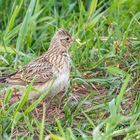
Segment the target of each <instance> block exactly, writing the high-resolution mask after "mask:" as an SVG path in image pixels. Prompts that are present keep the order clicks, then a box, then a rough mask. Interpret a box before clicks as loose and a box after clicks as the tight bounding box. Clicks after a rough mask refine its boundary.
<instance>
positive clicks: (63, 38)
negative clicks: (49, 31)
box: [51, 28, 74, 49]
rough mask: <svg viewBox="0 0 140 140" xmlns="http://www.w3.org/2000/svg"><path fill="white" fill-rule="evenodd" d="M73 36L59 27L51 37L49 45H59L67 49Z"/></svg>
mask: <svg viewBox="0 0 140 140" xmlns="http://www.w3.org/2000/svg"><path fill="white" fill-rule="evenodd" d="M73 41H74V38H73V37H72V36H71V35H70V34H69V33H68V32H67V31H66V30H65V29H62V28H61V29H59V30H58V31H57V32H56V33H55V35H54V36H53V38H52V41H51V46H52V47H53V46H59V47H62V48H65V49H68V48H69V46H70V44H71V43H72V42H73Z"/></svg>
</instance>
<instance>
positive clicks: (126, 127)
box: [0, 0, 140, 140]
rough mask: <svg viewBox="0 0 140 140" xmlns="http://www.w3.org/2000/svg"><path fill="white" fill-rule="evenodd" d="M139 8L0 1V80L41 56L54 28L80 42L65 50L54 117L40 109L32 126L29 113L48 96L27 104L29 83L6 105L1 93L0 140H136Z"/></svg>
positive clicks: (115, 2)
mask: <svg viewBox="0 0 140 140" xmlns="http://www.w3.org/2000/svg"><path fill="white" fill-rule="evenodd" d="M139 9H140V1H139V0H86V1H85V0H77V1H74V0H61V1H56V0H48V1H46V0H30V1H28V0H12V1H11V0H0V17H1V18H0V75H4V74H7V73H11V72H13V71H16V70H17V68H18V67H22V66H24V65H25V64H27V63H28V62H29V61H31V60H32V59H34V58H36V57H37V56H39V55H41V54H42V53H44V52H46V51H47V49H48V47H49V43H50V40H51V38H52V36H53V34H54V33H55V31H56V30H57V29H58V28H61V27H64V28H66V29H67V30H69V32H71V34H72V35H73V36H75V37H77V38H80V40H81V42H82V44H81V45H78V44H77V43H74V44H73V45H72V47H71V48H70V50H69V52H70V54H71V56H72V71H71V78H70V83H69V86H68V89H67V90H66V91H65V93H63V94H61V101H60V102H59V107H58V106H57V108H58V110H57V111H56V112H54V110H55V109H54V108H53V109H52V110H50V109H51V107H50V108H46V106H47V105H43V106H40V107H39V109H40V110H41V112H42V113H41V116H40V119H39V118H37V117H36V116H35V115H34V113H33V110H34V108H35V107H36V106H38V105H39V103H40V102H41V100H43V99H44V96H45V95H47V94H48V92H49V89H48V91H46V92H45V93H44V94H42V95H41V96H40V98H39V99H38V100H36V101H35V102H33V103H32V104H30V103H29V102H27V98H28V95H29V93H30V91H31V90H35V89H33V87H32V83H31V84H29V85H28V86H27V88H26V90H25V91H24V92H23V93H24V94H23V97H22V98H21V100H20V101H19V102H15V103H13V104H12V105H9V102H10V99H11V96H12V94H13V90H12V89H11V88H10V87H9V88H8V87H5V89H6V93H5V96H4V98H2V97H1V98H0V139H2V140H10V139H21V140H22V139H27V140H32V139H35V138H36V139H39V140H43V139H46V140H112V139H119V140H122V139H124V140H131V139H140V113H139V112H140V95H139V93H140V88H139V85H140V55H139V54H140V30H139V29H140V10H139ZM50 87H51V85H50ZM3 88H4V87H3V85H2V87H1V89H0V91H1V90H3ZM54 98H56V100H57V96H56V97H54ZM54 100H55V99H54ZM46 104H47V103H46ZM59 111H60V112H59ZM48 112H49V113H52V114H53V116H51V117H50V118H48V117H47V116H48ZM53 112H54V113H53ZM57 112H59V113H58V114H57ZM61 116H62V117H61ZM53 117H54V118H53ZM50 119H53V120H51V121H50Z"/></svg>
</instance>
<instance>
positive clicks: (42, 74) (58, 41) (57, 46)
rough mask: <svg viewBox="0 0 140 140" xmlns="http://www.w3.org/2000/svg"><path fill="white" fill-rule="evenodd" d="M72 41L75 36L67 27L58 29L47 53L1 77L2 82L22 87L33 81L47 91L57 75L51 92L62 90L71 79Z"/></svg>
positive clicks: (40, 88)
mask: <svg viewBox="0 0 140 140" xmlns="http://www.w3.org/2000/svg"><path fill="white" fill-rule="evenodd" d="M71 42H73V38H72V36H71V35H70V34H69V33H68V32H67V31H66V30H65V29H60V30H58V31H57V32H56V34H55V35H54V37H53V38H52V40H51V43H50V47H49V49H48V52H47V53H45V54H43V55H42V56H40V57H39V58H37V59H35V60H33V61H31V62H30V63H29V64H28V65H26V66H25V67H24V68H23V69H19V70H18V71H17V72H16V73H14V74H11V75H8V76H5V77H1V78H0V82H5V83H7V84H9V85H12V86H16V85H19V86H21V87H22V88H25V86H26V85H27V84H29V83H30V82H33V85H34V87H35V88H36V89H38V90H39V91H45V90H46V89H47V88H48V85H49V84H50V82H51V80H52V79H53V78H54V77H55V81H54V84H53V86H52V90H51V92H52V93H54V92H60V91H61V90H63V89H64V87H65V86H66V85H67V83H68V80H69V73H70V57H69V54H68V48H69V46H70V44H71ZM22 88H21V89H22ZM38 95H39V94H37V93H35V92H32V93H31V94H30V96H29V99H32V98H36V97H38Z"/></svg>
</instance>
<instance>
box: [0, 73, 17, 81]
mask: <svg viewBox="0 0 140 140" xmlns="http://www.w3.org/2000/svg"><path fill="white" fill-rule="evenodd" d="M16 73H17V72H14V73H12V74H9V75H6V76H1V77H0V83H5V82H6V79H7V78H10V77H11V76H13V75H15V74H16Z"/></svg>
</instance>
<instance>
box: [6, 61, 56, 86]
mask: <svg viewBox="0 0 140 140" xmlns="http://www.w3.org/2000/svg"><path fill="white" fill-rule="evenodd" d="M52 78H53V65H52V64H51V63H50V62H48V61H43V62H42V61H40V60H37V61H33V62H31V63H29V64H28V65H27V66H25V68H23V69H22V70H19V71H18V72H17V73H16V74H15V75H13V76H11V77H10V78H8V79H6V81H7V83H10V84H17V85H18V84H19V85H26V84H27V83H30V82H33V83H34V84H37V83H44V82H47V81H49V80H50V79H52Z"/></svg>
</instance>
